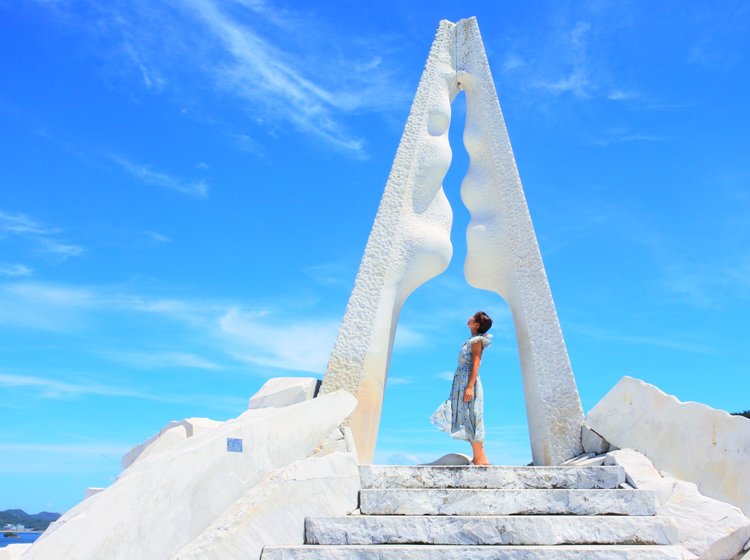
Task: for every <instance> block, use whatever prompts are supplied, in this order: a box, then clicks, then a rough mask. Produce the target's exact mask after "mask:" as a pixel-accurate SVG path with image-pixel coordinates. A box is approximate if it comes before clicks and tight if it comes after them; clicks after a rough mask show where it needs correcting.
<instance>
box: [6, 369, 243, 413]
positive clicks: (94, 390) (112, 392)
mask: <svg viewBox="0 0 750 560" xmlns="http://www.w3.org/2000/svg"><path fill="white" fill-rule="evenodd" d="M0 387H1V388H3V394H5V395H8V394H10V393H9V392H10V391H11V390H17V391H24V392H25V393H27V394H29V396H30V397H32V398H38V399H45V400H66V399H77V398H84V397H88V396H95V397H112V398H129V399H136V400H143V401H154V402H161V403H185V404H201V405H205V404H206V403H211V406H213V407H214V408H216V409H221V410H227V411H232V412H233V413H237V412H242V410H243V407H244V406H245V402H246V401H245V399H243V398H239V397H237V396H235V395H232V396H226V395H215V394H212V395H205V394H203V395H201V394H164V393H162V392H156V391H154V392H146V391H140V390H135V389H131V388H129V387H119V386H115V385H105V384H102V383H97V382H93V381H75V382H74V381H58V380H56V379H49V378H44V377H38V376H33V375H14V374H6V373H0ZM24 398H29V397H28V396H27V397H24Z"/></svg>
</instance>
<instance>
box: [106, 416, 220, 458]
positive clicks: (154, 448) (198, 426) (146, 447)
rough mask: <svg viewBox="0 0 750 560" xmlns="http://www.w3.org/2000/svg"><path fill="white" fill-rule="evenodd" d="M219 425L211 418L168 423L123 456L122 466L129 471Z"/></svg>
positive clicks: (186, 419)
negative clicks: (148, 459) (133, 465)
mask: <svg viewBox="0 0 750 560" xmlns="http://www.w3.org/2000/svg"><path fill="white" fill-rule="evenodd" d="M219 424H221V422H219V421H218V420H211V419H209V418H185V419H184V420H172V421H170V422H167V424H166V425H164V427H162V429H161V430H159V431H158V432H157V433H155V434H154V435H153V436H151V437H150V438H148V439H147V440H146V441H144V442H143V443H140V444H138V445H136V446H135V447H134V448H133V449H131V450H130V451H128V452H127V453H126V454H125V455H123V457H122V459H121V460H120V465H121V466H122V468H123V469H127V468H128V467H130V465H132V464H133V463H135V462H136V461H139V460H142V459H145V458H146V457H150V456H151V455H154V454H156V453H162V452H164V451H169V450H170V449H173V448H175V447H177V446H178V445H180V444H181V443H182V442H183V441H184V440H185V439H187V438H191V437H193V436H194V435H196V434H200V433H203V432H205V431H207V430H212V429H213V428H215V427H216V426H218V425H219Z"/></svg>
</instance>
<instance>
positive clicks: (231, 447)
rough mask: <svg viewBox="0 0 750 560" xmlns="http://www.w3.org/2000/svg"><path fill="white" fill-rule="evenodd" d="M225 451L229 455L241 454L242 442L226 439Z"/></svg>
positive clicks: (236, 439)
mask: <svg viewBox="0 0 750 560" xmlns="http://www.w3.org/2000/svg"><path fill="white" fill-rule="evenodd" d="M227 451H229V452H230V453H242V440H241V439H238V438H231V437H228V438H227Z"/></svg>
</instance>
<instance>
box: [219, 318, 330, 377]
mask: <svg viewBox="0 0 750 560" xmlns="http://www.w3.org/2000/svg"><path fill="white" fill-rule="evenodd" d="M218 324H219V328H220V331H221V335H222V336H223V340H224V343H225V344H226V346H227V349H228V351H229V352H230V353H231V354H232V355H233V356H234V357H235V358H237V359H239V360H242V361H244V362H247V363H250V364H253V365H259V366H265V367H269V368H272V369H284V370H294V371H306V372H312V373H318V374H321V373H323V371H325V367H326V364H327V363H328V357H329V356H330V353H331V349H332V348H333V343H334V341H335V339H336V333H337V332H338V326H339V324H338V321H332V320H305V319H301V320H298V321H291V322H290V321H289V320H288V319H281V320H280V319H279V318H277V317H276V316H274V315H273V314H271V315H269V314H267V313H264V312H249V311H242V310H240V309H239V308H233V309H230V310H229V311H228V312H227V313H225V314H224V315H223V316H222V317H221V318H220V319H219V321H218Z"/></svg>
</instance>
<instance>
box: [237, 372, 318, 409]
mask: <svg viewBox="0 0 750 560" xmlns="http://www.w3.org/2000/svg"><path fill="white" fill-rule="evenodd" d="M319 386H320V379H318V378H316V377H274V378H272V379H269V380H268V381H266V382H265V383H264V384H263V386H262V387H261V388H260V390H259V391H258V392H257V393H255V394H254V395H253V396H252V397H250V401H249V402H248V406H247V407H248V408H250V409H253V408H267V407H280V406H289V405H290V404H295V403H298V402H302V401H307V400H310V399H312V398H313V397H315V394H316V392H317V390H318V387H319Z"/></svg>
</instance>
